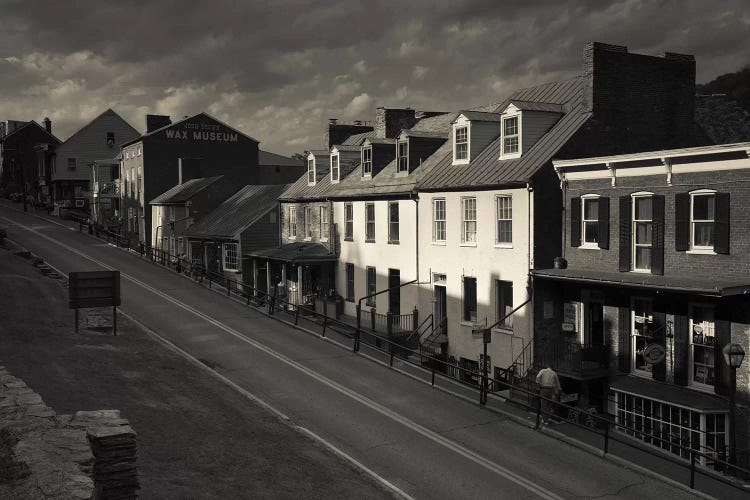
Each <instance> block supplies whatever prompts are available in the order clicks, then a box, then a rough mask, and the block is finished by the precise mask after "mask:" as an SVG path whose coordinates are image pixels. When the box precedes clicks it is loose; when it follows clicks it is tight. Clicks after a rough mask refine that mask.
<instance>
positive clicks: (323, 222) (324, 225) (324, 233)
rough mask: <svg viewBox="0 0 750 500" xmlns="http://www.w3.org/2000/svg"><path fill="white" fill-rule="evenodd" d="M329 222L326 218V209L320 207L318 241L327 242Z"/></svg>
mask: <svg viewBox="0 0 750 500" xmlns="http://www.w3.org/2000/svg"><path fill="white" fill-rule="evenodd" d="M330 223H331V220H330V219H329V218H328V207H320V239H321V240H327V239H328V232H329V231H330V227H331V226H330Z"/></svg>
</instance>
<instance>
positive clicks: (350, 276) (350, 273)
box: [346, 263, 354, 302]
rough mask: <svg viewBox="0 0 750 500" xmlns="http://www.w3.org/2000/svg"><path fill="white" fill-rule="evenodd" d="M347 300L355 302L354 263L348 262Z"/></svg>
mask: <svg viewBox="0 0 750 500" xmlns="http://www.w3.org/2000/svg"><path fill="white" fill-rule="evenodd" d="M346 300H347V301H349V302H354V264H349V263H347V264H346Z"/></svg>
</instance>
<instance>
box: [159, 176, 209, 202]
mask: <svg viewBox="0 0 750 500" xmlns="http://www.w3.org/2000/svg"><path fill="white" fill-rule="evenodd" d="M222 177H223V176H222V175H217V176H215V177H204V178H199V179H190V180H189V181H185V182H183V183H182V184H177V185H176V186H174V187H172V188H170V189H168V190H167V191H164V192H163V193H162V194H160V195H159V196H157V197H156V198H154V199H153V200H151V201H150V202H149V204H150V205H170V204H173V203H184V202H186V201H188V200H189V199H190V198H192V197H193V196H195V195H196V194H197V193H199V192H200V191H203V190H204V189H205V188H207V187H208V186H210V185H211V184H213V183H214V182H216V181H218V180H219V179H221V178H222Z"/></svg>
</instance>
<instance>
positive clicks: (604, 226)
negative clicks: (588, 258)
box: [599, 196, 609, 250]
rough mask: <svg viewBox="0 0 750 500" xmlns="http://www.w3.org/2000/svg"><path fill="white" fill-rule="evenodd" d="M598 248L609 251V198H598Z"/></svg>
mask: <svg viewBox="0 0 750 500" xmlns="http://www.w3.org/2000/svg"><path fill="white" fill-rule="evenodd" d="M599 248H601V249H604V250H609V198H605V197H603V196H602V197H600V198H599Z"/></svg>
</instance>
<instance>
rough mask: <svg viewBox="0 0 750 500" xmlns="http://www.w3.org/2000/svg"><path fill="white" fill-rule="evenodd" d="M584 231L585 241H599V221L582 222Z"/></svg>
mask: <svg viewBox="0 0 750 500" xmlns="http://www.w3.org/2000/svg"><path fill="white" fill-rule="evenodd" d="M584 226H585V227H584V233H585V235H586V237H585V242H586V243H598V242H599V222H584Z"/></svg>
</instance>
